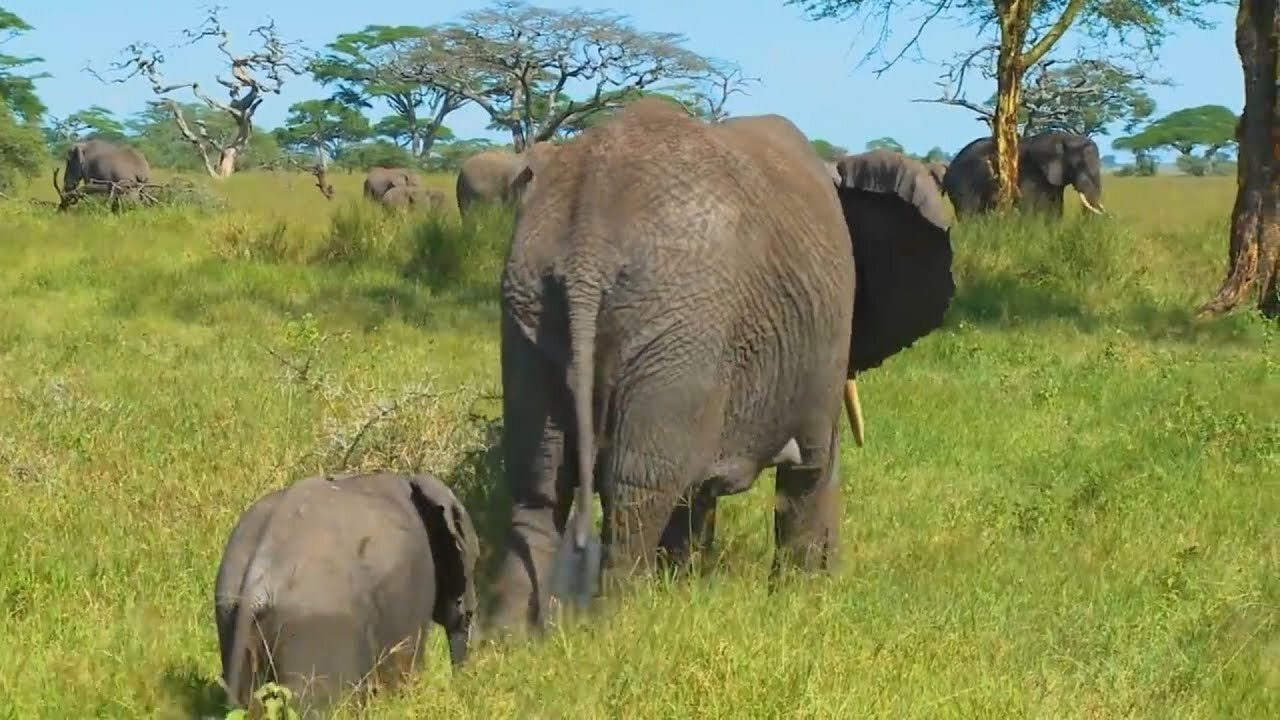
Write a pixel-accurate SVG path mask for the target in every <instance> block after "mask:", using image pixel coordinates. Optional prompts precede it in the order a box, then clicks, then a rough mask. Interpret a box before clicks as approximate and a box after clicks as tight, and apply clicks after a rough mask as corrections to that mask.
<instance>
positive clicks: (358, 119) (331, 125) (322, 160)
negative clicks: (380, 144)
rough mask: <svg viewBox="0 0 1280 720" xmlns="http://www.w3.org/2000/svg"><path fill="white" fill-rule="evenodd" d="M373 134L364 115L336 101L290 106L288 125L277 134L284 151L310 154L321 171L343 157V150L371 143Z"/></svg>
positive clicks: (286, 121) (286, 123) (309, 102)
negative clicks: (359, 144) (346, 147)
mask: <svg viewBox="0 0 1280 720" xmlns="http://www.w3.org/2000/svg"><path fill="white" fill-rule="evenodd" d="M371 134H372V130H371V128H370V127H369V120H368V119H367V118H365V116H364V115H361V114H360V111H358V110H356V109H355V108H352V107H351V106H349V105H346V104H344V103H341V102H338V101H337V100H333V99H325V100H303V101H302V102H297V103H294V104H292V105H290V106H289V115H288V117H286V118H285V121H284V125H283V126H282V127H280V128H278V129H277V130H276V131H275V135H276V141H277V142H279V143H280V145H281V147H284V148H287V149H289V150H294V151H305V150H310V151H312V152H314V153H315V154H316V159H317V162H318V164H319V165H320V166H321V167H324V166H325V165H326V164H327V161H328V160H329V159H336V158H337V157H338V156H339V155H341V154H342V149H343V147H345V146H347V145H349V144H351V143H357V142H360V141H362V140H367V139H368V138H369V136H370V135H371Z"/></svg>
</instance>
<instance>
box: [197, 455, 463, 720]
mask: <svg viewBox="0 0 1280 720" xmlns="http://www.w3.org/2000/svg"><path fill="white" fill-rule="evenodd" d="M478 554H479V546H478V543H477V540H476V535H475V531H474V529H473V527H472V524H471V519H470V517H469V516H468V514H467V511H466V509H465V508H464V507H463V506H462V504H461V503H460V502H459V501H458V499H457V497H455V496H454V494H453V493H452V492H451V491H450V490H449V488H448V487H446V486H445V485H444V484H443V483H441V482H440V481H439V480H437V479H436V478H434V477H432V476H429V475H396V474H391V473H377V474H367V475H342V476H313V477H308V478H304V479H302V480H300V481H298V482H296V483H294V484H293V485H291V486H290V487H287V488H285V489H282V490H277V491H275V492H273V493H271V494H269V495H266V496H264V497H262V498H260V499H258V500H257V501H256V502H254V503H253V504H252V505H251V506H250V507H249V508H248V509H247V510H246V511H245V512H244V514H243V515H242V516H241V517H240V520H239V522H238V523H237V524H236V526H235V529H234V530H232V532H231V536H230V538H229V539H228V540H227V545H226V549H225V551H224V552H223V556H222V562H221V564H220V565H219V567H218V576H217V580H216V584H215V585H216V586H215V592H214V610H215V619H216V622H217V628H218V644H219V647H220V649H221V654H222V673H223V679H224V682H225V685H226V689H227V694H228V697H229V699H230V700H231V702H233V703H235V704H237V705H239V706H242V707H247V706H248V705H249V703H250V701H251V698H252V694H253V692H254V690H255V688H256V687H257V686H258V685H260V684H262V683H264V682H266V681H269V680H270V681H275V682H277V683H279V684H281V685H284V686H285V687H288V688H289V689H290V690H292V691H293V693H294V695H295V697H296V698H297V699H298V701H299V703H300V705H301V706H302V708H303V711H304V712H305V713H317V714H321V715H323V714H325V712H326V711H327V710H328V709H329V708H331V707H332V706H333V705H334V704H335V703H336V702H338V701H340V700H341V699H342V697H343V695H345V693H346V691H347V690H349V689H351V688H352V687H363V686H366V684H368V686H370V687H376V686H377V685H384V686H387V687H393V686H394V685H395V684H396V683H398V681H399V680H400V679H401V678H402V677H403V676H405V675H406V674H407V673H409V672H411V671H412V670H413V667H414V666H415V665H416V662H417V659H418V657H419V655H420V652H421V649H422V644H423V640H424V638H425V636H426V633H427V631H428V629H429V626H430V624H431V623H432V622H433V621H434V622H436V623H438V624H440V625H441V626H443V627H444V629H445V632H446V634H447V637H448V643H449V654H450V657H451V660H452V662H453V664H454V665H455V666H456V665H458V664H460V663H462V662H463V661H464V660H465V658H466V654H467V648H468V642H469V638H470V633H471V623H472V617H473V616H474V614H475V606H476V594H475V584H474V578H473V571H474V567H475V562H476V557H477V555H478ZM370 681H372V682H370Z"/></svg>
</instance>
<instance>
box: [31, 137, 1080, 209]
mask: <svg viewBox="0 0 1280 720" xmlns="http://www.w3.org/2000/svg"><path fill="white" fill-rule="evenodd" d="M556 147H557V146H556V145H554V144H551V143H545V142H544V143H535V144H534V145H533V146H532V147H531V148H530V149H529V150H527V151H526V152H525V153H514V152H511V151H507V150H487V151H484V152H480V153H477V154H475V155H473V156H471V157H470V158H468V159H467V160H466V161H464V162H463V164H462V167H461V168H460V170H459V172H458V180H457V185H456V193H455V194H456V198H457V203H458V212H459V213H460V214H462V215H463V216H464V217H465V216H466V215H467V214H468V213H469V211H470V210H471V209H472V208H474V207H476V206H478V205H479V204H481V203H486V202H497V203H505V204H507V205H515V204H517V203H518V201H519V200H520V197H519V196H520V193H519V192H518V191H517V183H516V182H515V181H516V177H517V176H518V174H519V173H520V171H521V170H522V169H523V168H524V164H523V156H525V155H530V154H532V155H534V156H537V155H539V154H542V153H546V152H553V151H554V149H555V148H556ZM993 151H994V143H993V142H992V140H991V138H989V137H982V138H978V139H976V140H974V141H973V142H970V143H969V144H968V145H965V146H964V147H963V148H961V150H960V151H959V152H958V153H956V155H955V158H954V159H953V160H952V161H951V162H950V163H943V162H929V163H925V164H924V165H923V167H924V168H925V170H926V171H927V174H928V176H929V177H931V178H932V179H933V181H934V184H935V187H936V189H937V191H938V192H939V193H940V194H942V195H945V196H947V197H949V198H950V200H951V205H952V207H953V208H954V209H955V213H956V215H957V216H965V215H972V214H977V213H984V212H988V211H990V210H992V209H993V208H994V207H995V203H996V183H995V176H994V173H993V172H992V166H991V160H992V153H993ZM868 155H873V156H877V157H882V158H883V161H885V162H906V161H908V160H910V159H911V158H909V157H907V156H905V155H903V154H901V153H896V152H892V151H872V152H871V153H868ZM828 164H829V165H830V166H832V167H834V163H833V162H830V161H829V163H828ZM1019 168H1020V172H1019V191H1020V192H1019V197H1020V199H1019V202H1020V204H1022V205H1023V206H1024V207H1026V208H1035V209H1040V210H1046V211H1049V212H1052V213H1055V214H1057V215H1061V214H1062V210H1063V205H1062V201H1063V191H1064V189H1065V188H1066V187H1067V186H1068V185H1070V186H1072V187H1073V188H1074V189H1075V190H1076V192H1077V194H1078V195H1079V197H1080V203H1081V205H1082V206H1083V207H1084V208H1085V210H1087V211H1089V212H1092V213H1096V214H1104V213H1105V211H1104V209H1103V206H1102V161H1101V158H1100V156H1099V153H1098V146H1097V144H1096V143H1095V142H1094V141H1093V140H1091V139H1089V138H1088V137H1086V136H1083V135H1077V134H1074V133H1069V132H1063V131H1058V130H1053V131H1048V132H1043V133H1040V134H1038V135H1034V136H1031V137H1027V138H1023V139H1022V140H1021V141H1020V143H1019ZM150 179H151V168H150V166H149V165H148V163H147V159H146V158H145V157H144V156H143V155H142V153H140V152H139V151H138V150H136V149H134V148H132V147H130V146H128V145H121V144H116V143H112V142H108V141H105V140H97V139H94V140H86V141H83V142H78V143H75V144H73V145H72V146H71V147H70V148H69V149H68V150H67V155H66V163H65V166H64V168H63V185H62V186H59V185H58V176H57V172H56V171H55V173H54V188H55V189H56V190H57V192H58V195H59V197H60V198H61V199H62V203H61V207H63V208H65V207H66V206H67V205H69V204H70V201H71V199H72V198H73V197H74V194H75V191H76V189H77V187H78V186H80V185H81V184H83V187H84V188H85V189H86V190H90V191H92V190H95V189H97V190H102V189H106V188H110V189H113V190H120V191H123V192H124V193H128V192H130V191H131V190H132V189H133V188H136V187H137V186H139V185H145V184H147V183H148V182H150ZM364 196H365V197H367V198H369V199H370V200H373V201H375V202H380V203H382V204H383V205H385V206H388V207H423V208H429V209H433V210H439V209H441V208H443V207H444V205H445V203H446V198H445V194H444V193H443V192H441V191H439V190H435V189H431V188H426V187H423V186H422V185H421V183H420V182H419V181H418V177H417V175H416V174H415V173H414V172H413V171H411V170H408V169H405V168H388V167H375V168H372V169H370V170H369V172H368V175H367V176H366V177H365V181H364Z"/></svg>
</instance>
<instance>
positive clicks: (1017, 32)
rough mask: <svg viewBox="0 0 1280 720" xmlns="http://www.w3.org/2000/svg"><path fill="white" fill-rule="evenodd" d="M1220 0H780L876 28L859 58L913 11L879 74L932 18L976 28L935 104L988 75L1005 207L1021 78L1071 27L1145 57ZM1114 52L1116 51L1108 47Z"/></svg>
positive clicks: (959, 95) (959, 98)
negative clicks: (907, 32)
mask: <svg viewBox="0 0 1280 720" xmlns="http://www.w3.org/2000/svg"><path fill="white" fill-rule="evenodd" d="M1222 1H1223V0H1109V1H1108V2H1096V3H1095V2H1088V1H1087V0H1057V1H1055V2H1033V1H1032V0H989V1H988V0H959V1H958V2H957V0H785V4H786V5H790V6H796V7H798V8H800V9H801V10H802V11H803V12H804V13H805V14H806V16H807V17H809V18H810V19H813V20H836V21H845V20H851V19H855V18H861V19H862V20H863V21H864V22H865V21H871V22H873V23H874V24H876V25H878V30H879V35H878V37H877V39H876V40H875V41H874V42H873V43H872V44H871V46H870V48H869V49H868V50H867V53H866V54H865V55H864V56H863V62H865V61H866V60H868V59H870V57H871V56H872V55H875V54H881V56H882V57H883V54H884V52H885V50H886V48H887V46H888V42H889V39H890V38H891V37H892V32H891V31H890V30H889V20H890V18H891V17H894V18H901V17H903V16H904V15H906V14H908V13H911V12H912V11H915V12H916V13H917V14H916V17H919V18H921V19H920V20H919V22H918V23H917V24H916V27H915V29H914V31H913V33H912V35H911V37H910V39H909V40H908V41H907V42H906V43H905V44H903V45H902V46H901V47H900V48H899V49H898V50H897V51H894V52H891V53H890V55H889V57H888V58H887V59H886V60H885V61H884V62H883V63H882V64H881V66H880V68H878V69H877V70H876V71H875V72H876V73H877V74H880V73H883V72H885V71H886V70H888V69H889V68H890V67H892V66H893V65H894V64H896V63H897V62H899V61H900V60H902V59H903V58H904V57H906V55H907V53H908V52H909V51H912V50H916V51H919V50H920V48H919V41H920V38H921V35H922V33H923V31H924V29H925V28H926V27H927V26H928V25H930V24H932V23H934V22H940V21H941V22H946V21H957V22H961V23H964V24H966V25H968V26H969V27H976V28H978V42H977V43H976V44H975V47H972V48H968V49H966V50H964V51H962V52H960V53H959V54H958V55H957V56H956V58H955V59H954V60H952V61H951V62H950V63H948V65H947V70H946V72H945V73H944V77H943V80H942V81H941V82H940V85H941V86H942V95H941V97H939V98H937V99H936V100H935V102H943V103H947V104H952V105H962V106H965V107H969V108H976V107H980V106H978V105H975V104H973V103H971V102H970V101H969V100H967V99H966V97H965V88H964V85H965V81H966V78H967V77H969V75H970V74H971V72H972V71H974V70H976V71H977V72H978V73H979V74H981V75H982V76H983V77H985V78H987V79H994V80H995V84H996V94H995V98H994V102H993V103H992V104H991V108H990V118H989V119H990V124H991V128H992V135H993V138H994V141H995V158H994V164H995V168H994V170H995V177H996V185H997V204H998V205H999V206H1000V207H1002V208H1008V207H1010V206H1011V205H1012V204H1013V203H1014V201H1015V200H1016V198H1017V192H1018V152H1017V146H1018V135H1019V132H1018V130H1019V128H1018V125H1019V123H1018V120H1019V115H1020V113H1022V112H1024V97H1023V96H1024V91H1025V89H1026V88H1025V80H1026V75H1027V73H1028V71H1029V70H1031V69H1032V68H1034V67H1036V66H1038V65H1041V64H1042V63H1044V62H1045V61H1046V60H1049V59H1050V53H1051V52H1052V51H1053V50H1054V49H1055V47H1056V46H1057V45H1058V43H1059V41H1060V40H1061V39H1062V38H1063V37H1064V36H1065V35H1066V34H1067V33H1068V31H1070V30H1072V29H1073V28H1077V29H1079V30H1080V31H1082V35H1083V37H1084V39H1093V40H1095V41H1102V40H1105V39H1110V40H1119V41H1121V42H1123V43H1125V44H1126V45H1127V46H1128V47H1133V48H1137V49H1138V50H1139V51H1142V50H1145V51H1147V54H1148V55H1149V54H1150V52H1151V51H1153V50H1154V49H1155V48H1156V47H1157V46H1159V45H1160V43H1161V42H1162V41H1163V40H1164V39H1165V37H1166V36H1167V35H1168V29H1167V24H1168V22H1169V21H1171V20H1176V21H1178V22H1184V23H1191V24H1193V25H1197V26H1201V27H1205V26H1207V25H1208V22H1207V21H1206V20H1205V19H1204V17H1203V15H1202V10H1203V8H1205V7H1207V6H1209V5H1214V4H1219V3H1220V2H1222ZM1109 54H1110V55H1113V56H1116V55H1121V54H1122V53H1115V52H1111V53H1109Z"/></svg>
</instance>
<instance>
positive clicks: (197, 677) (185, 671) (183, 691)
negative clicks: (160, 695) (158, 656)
mask: <svg viewBox="0 0 1280 720" xmlns="http://www.w3.org/2000/svg"><path fill="white" fill-rule="evenodd" d="M160 684H161V688H162V689H163V691H164V693H165V694H166V695H167V696H169V697H170V698H172V699H173V701H174V704H175V705H176V706H177V707H178V708H179V709H180V710H181V712H182V713H183V714H184V715H186V716H187V717H190V718H199V719H200V720H203V719H204V718H221V717H224V716H225V715H226V714H227V710H228V707H227V694H226V692H225V691H224V690H223V689H222V686H221V685H219V684H218V682H217V681H216V680H214V679H212V678H208V677H205V676H204V675H203V674H202V673H200V671H198V670H196V668H195V666H194V665H193V664H191V663H186V664H183V665H177V666H172V667H169V668H168V669H166V670H165V671H164V673H163V674H162V675H161V677H160Z"/></svg>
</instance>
